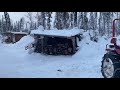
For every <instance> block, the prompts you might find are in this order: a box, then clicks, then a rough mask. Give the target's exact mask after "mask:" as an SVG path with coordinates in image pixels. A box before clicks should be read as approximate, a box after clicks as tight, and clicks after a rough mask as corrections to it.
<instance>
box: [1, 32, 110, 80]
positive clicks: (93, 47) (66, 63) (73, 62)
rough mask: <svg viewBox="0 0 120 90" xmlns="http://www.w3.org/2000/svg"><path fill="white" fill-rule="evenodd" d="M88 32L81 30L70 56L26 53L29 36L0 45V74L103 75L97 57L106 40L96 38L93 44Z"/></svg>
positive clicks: (5, 76) (17, 75)
mask: <svg viewBox="0 0 120 90" xmlns="http://www.w3.org/2000/svg"><path fill="white" fill-rule="evenodd" d="M88 35H89V34H88V32H85V33H84V35H83V37H84V39H83V40H82V41H81V42H79V46H80V47H79V51H78V52H77V53H76V54H75V55H73V56H50V55H42V54H37V53H33V54H28V51H27V50H25V48H24V46H26V45H27V44H29V43H30V42H32V41H33V38H32V37H31V36H29V35H28V36H25V37H23V38H22V39H21V40H20V41H19V42H17V43H15V44H0V50H1V53H0V77H1V78H103V77H102V75H101V60H102V57H103V55H104V53H105V46H106V44H107V43H109V41H110V39H109V40H107V39H105V37H100V39H99V41H98V43H96V42H93V41H91V40H90V39H89V36H88Z"/></svg>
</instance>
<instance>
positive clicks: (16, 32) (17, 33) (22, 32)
mask: <svg viewBox="0 0 120 90" xmlns="http://www.w3.org/2000/svg"><path fill="white" fill-rule="evenodd" d="M8 33H13V34H28V33H26V32H8Z"/></svg>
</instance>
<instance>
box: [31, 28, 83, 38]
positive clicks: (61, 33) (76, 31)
mask: <svg viewBox="0 0 120 90" xmlns="http://www.w3.org/2000/svg"><path fill="white" fill-rule="evenodd" d="M80 33H81V32H80V29H71V30H65V29H64V30H32V31H31V34H39V35H50V36H62V37H71V36H75V35H77V34H80Z"/></svg>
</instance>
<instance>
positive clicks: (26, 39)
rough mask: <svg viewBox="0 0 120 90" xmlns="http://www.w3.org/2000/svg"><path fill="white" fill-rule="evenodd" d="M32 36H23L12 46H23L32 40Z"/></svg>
mask: <svg viewBox="0 0 120 90" xmlns="http://www.w3.org/2000/svg"><path fill="white" fill-rule="evenodd" d="M33 41H34V38H33V37H32V36H30V35H27V36H24V37H22V38H21V39H20V41H18V42H16V43H15V44H13V46H14V47H19V48H24V47H25V46H26V45H28V44H29V43H31V42H33Z"/></svg>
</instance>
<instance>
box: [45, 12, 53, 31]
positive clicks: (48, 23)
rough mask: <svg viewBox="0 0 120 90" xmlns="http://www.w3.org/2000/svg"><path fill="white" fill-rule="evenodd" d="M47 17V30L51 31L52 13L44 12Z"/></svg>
mask: <svg viewBox="0 0 120 90" xmlns="http://www.w3.org/2000/svg"><path fill="white" fill-rule="evenodd" d="M46 16H47V26H46V27H47V30H50V29H51V18H52V12H46Z"/></svg>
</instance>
